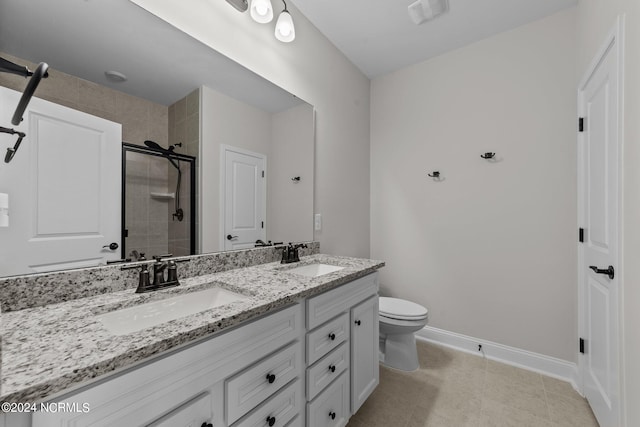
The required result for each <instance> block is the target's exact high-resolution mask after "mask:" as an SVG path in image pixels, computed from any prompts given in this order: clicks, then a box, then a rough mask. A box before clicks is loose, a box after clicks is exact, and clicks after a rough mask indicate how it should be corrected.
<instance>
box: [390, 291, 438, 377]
mask: <svg viewBox="0 0 640 427" xmlns="http://www.w3.org/2000/svg"><path fill="white" fill-rule="evenodd" d="M428 313H429V312H428V310H427V309H426V308H424V307H423V306H421V305H420V304H416V303H414V302H411V301H406V300H403V299H399V298H388V297H380V314H379V316H378V319H379V321H380V362H381V363H382V364H384V365H386V366H389V367H391V368H395V369H400V370H402V371H415V370H416V369H418V366H419V364H418V350H417V349H416V337H415V332H416V331H419V330H420V329H422V328H424V326H425V325H426V324H427V318H428Z"/></svg>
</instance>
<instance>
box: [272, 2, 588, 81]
mask: <svg viewBox="0 0 640 427" xmlns="http://www.w3.org/2000/svg"><path fill="white" fill-rule="evenodd" d="M274 1H278V0H274ZM291 1H293V3H295V5H296V6H297V7H298V9H300V11H301V12H302V13H303V14H304V15H305V16H306V17H307V18H308V19H309V20H310V21H311V22H312V23H313V24H314V25H315V26H316V27H317V28H318V29H319V30H320V31H321V32H322V33H323V34H324V35H325V36H326V37H327V38H328V39H329V40H331V42H332V43H333V44H334V45H335V46H336V47H337V48H338V49H340V50H341V51H342V52H343V53H344V54H345V55H346V56H347V57H348V58H349V59H350V60H351V61H352V62H353V63H354V64H355V65H356V66H357V67H358V68H360V70H361V71H362V72H363V73H364V74H366V75H367V76H369V77H376V76H379V75H383V74H387V73H389V72H392V71H395V70H398V69H400V68H403V67H406V66H408V65H412V64H416V63H418V62H421V61H424V60H425V59H428V58H431V57H434V56H436V55H440V54H442V53H444V52H447V51H450V50H454V49H457V48H459V47H462V46H465V45H467V44H470V43H473V42H474V41H477V40H481V39H483V38H486V37H489V36H491V35H493V34H497V33H500V32H503V31H506V30H510V29H512V28H516V27H518V26H520V25H523V24H526V23H529V22H533V21H535V20H537V19H540V18H543V17H545V16H548V15H551V14H553V13H555V12H557V11H560V10H561V9H565V8H567V7H571V6H574V5H576V4H577V3H578V0H449V9H450V10H449V12H448V13H447V14H445V15H442V16H440V17H438V18H437V19H435V20H433V21H429V22H425V23H423V24H422V25H415V24H413V23H412V22H411V20H410V18H409V15H408V12H407V6H408V5H409V4H411V3H413V2H414V1H415V0H402V1H399V0H346V1H345V0H291ZM294 22H295V16H294Z"/></svg>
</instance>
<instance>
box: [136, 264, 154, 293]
mask: <svg viewBox="0 0 640 427" xmlns="http://www.w3.org/2000/svg"><path fill="white" fill-rule="evenodd" d="M150 287H151V282H150V281H149V267H148V266H147V264H144V265H143V266H142V267H140V277H139V279H138V288H137V289H136V293H137V294H139V293H142V292H146V291H147V290H149V288H150Z"/></svg>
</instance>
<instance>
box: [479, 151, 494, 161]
mask: <svg viewBox="0 0 640 427" xmlns="http://www.w3.org/2000/svg"><path fill="white" fill-rule="evenodd" d="M480 157H482V158H483V159H486V160H491V159H493V158H494V157H496V153H492V152H490V151H489V152H486V153H484V154H481V155H480Z"/></svg>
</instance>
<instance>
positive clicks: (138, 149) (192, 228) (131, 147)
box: [120, 141, 197, 259]
mask: <svg viewBox="0 0 640 427" xmlns="http://www.w3.org/2000/svg"><path fill="white" fill-rule="evenodd" d="M129 151H130V152H133V153H140V154H148V155H151V156H156V157H164V158H167V157H170V158H171V159H174V160H179V161H182V162H189V179H190V188H189V196H190V197H189V209H190V211H191V212H190V215H189V218H190V220H191V223H190V225H189V234H190V237H189V252H190V255H195V254H196V194H197V193H196V158H195V157H194V156H188V155H186V154H180V153H173V154H171V155H166V154H164V153H159V152H157V151H155V150H153V149H151V148H149V147H147V146H143V145H136V144H131V143H129V142H124V141H122V176H121V182H122V236H121V238H122V240H121V242H122V250H121V251H120V255H121V258H122V259H126V258H127V254H126V252H127V249H126V246H127V245H126V240H125V239H126V237H127V234H128V232H127V229H126V224H125V209H126V206H125V200H126V191H127V190H126V187H127V182H126V177H127V152H129ZM167 233H168V230H167Z"/></svg>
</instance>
